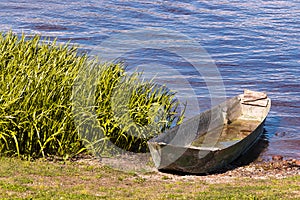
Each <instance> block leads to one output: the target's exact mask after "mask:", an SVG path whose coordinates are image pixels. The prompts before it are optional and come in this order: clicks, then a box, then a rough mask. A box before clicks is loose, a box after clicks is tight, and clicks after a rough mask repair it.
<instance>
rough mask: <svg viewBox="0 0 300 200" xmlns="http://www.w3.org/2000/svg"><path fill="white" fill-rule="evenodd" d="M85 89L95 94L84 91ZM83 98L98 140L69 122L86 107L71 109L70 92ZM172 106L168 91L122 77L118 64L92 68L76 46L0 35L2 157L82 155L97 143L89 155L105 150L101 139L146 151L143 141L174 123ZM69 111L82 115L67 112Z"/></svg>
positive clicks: (136, 77) (175, 115)
mask: <svg viewBox="0 0 300 200" xmlns="http://www.w3.org/2000/svg"><path fill="white" fill-rule="evenodd" d="M91 60H92V61H91ZM95 63H96V64H95ZM93 69H100V70H98V71H97V73H96V74H97V76H89V77H88V78H86V79H84V80H81V81H79V79H80V77H82V74H83V73H93ZM89 70H90V71H89ZM87 82H89V83H90V85H91V86H92V87H94V90H88V89H89V87H86V85H85V84H86V83H87ZM78 83H79V84H80V85H79V87H75V86H76V84H78ZM89 91H92V94H90V95H91V98H92V101H91V102H89V104H88V105H90V103H92V104H91V105H90V106H92V110H93V112H94V114H95V116H96V121H97V123H96V126H97V129H95V130H97V131H100V132H101V133H102V134H103V135H101V134H99V132H97V131H94V132H93V134H92V135H90V136H89V137H82V135H80V134H79V132H82V130H80V129H81V128H82V126H80V125H78V123H76V115H80V116H81V118H80V119H83V118H82V116H83V114H84V113H83V112H81V111H83V110H82V109H83V108H84V109H86V106H87V104H85V103H82V102H76V99H74V92H75V93H80V92H82V93H84V92H89ZM83 97H87V96H86V94H85V95H84V96H83ZM87 99H88V98H86V99H84V98H81V101H82V100H83V101H85V102H87ZM124 102H125V103H124ZM78 103H80V105H79V104H78ZM178 105H179V102H178V101H176V100H174V93H173V92H170V91H167V90H166V89H164V87H159V86H157V85H156V84H155V83H153V82H142V81H140V79H139V75H138V74H137V73H135V74H133V75H131V76H129V75H127V74H126V73H125V70H124V66H123V65H122V64H121V63H106V64H98V63H97V62H95V59H92V58H89V57H88V56H87V55H86V54H81V53H79V51H78V49H77V47H75V46H70V45H68V44H64V45H62V44H57V42H56V41H52V42H51V41H49V40H44V39H41V38H40V36H37V35H36V36H34V37H31V38H28V37H26V36H25V35H24V34H23V35H22V36H17V35H15V34H13V33H12V32H8V33H1V34H0V153H1V154H5V155H17V156H25V157H27V158H30V157H34V158H35V157H41V156H43V157H45V156H50V155H55V156H59V157H65V158H67V157H72V156H74V155H77V154H78V153H80V152H83V151H86V144H88V143H95V141H96V142H97V141H98V140H99V139H101V142H100V143H99V144H101V145H99V144H98V145H97V149H96V151H103V150H104V149H103V147H105V146H104V145H103V144H102V143H103V142H104V141H105V140H106V141H111V142H112V143H114V144H116V145H117V146H119V147H121V148H123V149H125V150H129V151H135V152H140V151H146V150H147V146H146V141H147V140H148V139H149V138H151V137H154V136H155V135H157V134H159V133H160V132H162V131H163V130H165V129H166V128H169V127H170V126H171V125H172V124H177V123H180V122H181V120H182V117H183V113H177V107H178ZM74 106H75V107H77V108H80V109H81V111H80V112H74ZM80 109H79V110H80ZM124 110H125V111H126V112H123V111H124ZM85 113H88V112H86V111H85ZM90 117H93V116H92V115H91V116H90ZM87 119H89V117H87ZM143 134H144V135H143ZM140 138H142V139H140ZM103 139H104V140H103ZM84 140H86V142H82V141H84Z"/></svg>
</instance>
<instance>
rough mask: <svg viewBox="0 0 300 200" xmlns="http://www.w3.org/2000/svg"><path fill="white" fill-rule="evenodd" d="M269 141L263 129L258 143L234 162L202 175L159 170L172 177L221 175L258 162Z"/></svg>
mask: <svg viewBox="0 0 300 200" xmlns="http://www.w3.org/2000/svg"><path fill="white" fill-rule="evenodd" d="M268 145H269V141H268V138H267V131H266V130H265V129H264V131H263V134H262V135H261V137H260V138H259V139H258V141H257V142H256V143H255V144H254V145H253V146H252V147H251V148H250V149H249V150H248V151H247V152H245V153H244V154H243V155H241V156H239V157H238V158H237V159H236V160H235V161H233V162H232V163H230V164H228V165H226V166H225V167H223V168H222V169H219V170H216V171H213V172H209V173H203V174H194V173H186V172H178V171H171V170H159V171H160V172H163V173H169V174H174V175H182V176H184V175H199V176H205V175H212V174H222V173H225V172H227V171H230V170H234V169H236V168H239V167H243V166H246V165H249V164H250V163H253V162H258V161H259V156H260V155H261V153H262V152H264V150H265V149H266V148H267V147H268Z"/></svg>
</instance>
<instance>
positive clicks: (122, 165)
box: [75, 153, 300, 183]
mask: <svg viewBox="0 0 300 200" xmlns="http://www.w3.org/2000/svg"><path fill="white" fill-rule="evenodd" d="M75 162H83V163H85V164H89V165H100V166H103V165H106V166H110V167H112V168H114V169H117V170H121V171H127V172H134V173H137V174H138V175H139V176H140V177H144V178H147V179H154V180H163V179H166V180H168V181H172V180H173V181H176V180H183V179H184V180H185V179H186V180H192V179H193V180H195V179H197V180H203V181H205V182H209V183H226V182H232V181H233V180H234V179H236V178H252V179H268V178H278V179H281V178H286V177H290V176H294V175H300V160H296V159H287V160H284V159H283V158H280V159H277V158H276V157H274V158H273V159H272V160H270V161H254V162H251V163H250V164H242V163H240V162H238V161H237V162H234V163H232V164H231V165H229V166H227V167H226V168H225V169H222V170H221V171H218V172H215V173H210V174H202V175H191V174H174V173H173V174H172V173H164V172H160V171H158V170H157V169H156V168H155V166H154V164H153V162H152V159H151V155H150V154H149V153H148V154H126V155H121V156H117V157H114V158H95V157H92V156H84V157H81V158H80V159H76V160H75Z"/></svg>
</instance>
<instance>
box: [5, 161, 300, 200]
mask: <svg viewBox="0 0 300 200" xmlns="http://www.w3.org/2000/svg"><path fill="white" fill-rule="evenodd" d="M0 166H1V167H0V198H1V199H5V198H7V199H17V198H24V199H25V198H26V199H237V200H239V199H247V200H254V199H284V200H286V199H299V198H300V193H299V191H300V187H299V185H300V184H299V183H300V176H299V175H294V176H291V177H288V178H283V179H276V178H266V179H250V178H245V177H240V178H229V179H227V180H224V181H222V178H221V179H220V177H210V179H208V180H214V181H213V182H214V183H212V182H211V181H207V180H206V179H205V177H201V176H200V177H190V176H187V177H180V176H176V177H175V178H174V177H172V176H169V178H168V179H166V178H165V176H166V175H161V174H158V173H156V172H139V173H132V172H122V171H118V170H114V169H112V168H109V167H106V166H102V165H99V163H98V164H97V163H94V164H91V165H90V164H84V163H79V162H57V163H53V162H48V161H42V160H35V161H34V162H30V161H24V160H20V159H17V158H6V157H2V158H0ZM221 177H222V176H221ZM223 178H224V177H223Z"/></svg>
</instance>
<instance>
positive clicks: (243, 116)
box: [148, 90, 271, 174]
mask: <svg viewBox="0 0 300 200" xmlns="http://www.w3.org/2000/svg"><path fill="white" fill-rule="evenodd" d="M270 107H271V100H270V99H269V98H268V97H267V95H266V94H265V93H263V92H255V91H250V90H245V91H244V94H241V95H238V96H236V97H233V98H231V99H229V100H227V101H225V102H223V103H221V104H219V105H218V106H215V107H213V108H212V109H210V110H207V111H205V112H203V113H201V114H199V115H198V116H195V117H193V118H191V119H189V120H187V121H185V122H184V123H182V124H181V125H178V126H175V127H174V128H172V129H169V130H168V131H166V132H164V133H162V134H160V135H159V136H158V137H156V138H153V139H151V140H149V141H148V146H149V149H150V152H151V156H152V159H153V161H154V163H155V166H156V167H157V168H158V169H159V170H167V171H176V172H183V173H197V174H198V173H208V172H214V171H216V170H219V169H221V168H223V167H225V166H226V165H228V164H229V163H231V162H233V161H234V160H235V159H237V158H238V157H239V156H241V155H243V154H244V153H246V152H247V150H249V148H251V147H252V146H253V145H254V144H255V143H256V142H257V141H258V139H259V137H260V136H261V135H262V133H263V124H264V121H265V119H266V117H267V115H268V112H269V110H270Z"/></svg>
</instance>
